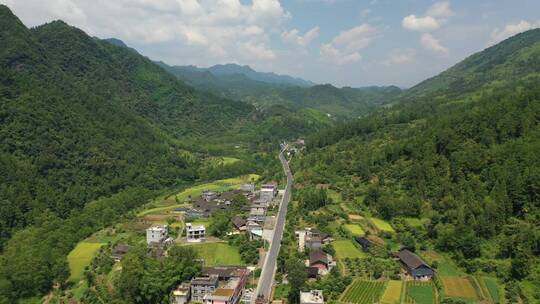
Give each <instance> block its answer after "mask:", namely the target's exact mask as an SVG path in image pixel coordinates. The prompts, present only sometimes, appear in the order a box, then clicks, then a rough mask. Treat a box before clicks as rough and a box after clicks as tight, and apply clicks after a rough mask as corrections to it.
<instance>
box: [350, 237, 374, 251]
mask: <svg viewBox="0 0 540 304" xmlns="http://www.w3.org/2000/svg"><path fill="white" fill-rule="evenodd" d="M354 240H355V241H356V242H357V243H358V244H359V245H360V247H362V249H363V250H364V251H366V252H367V251H369V248H370V247H371V246H372V245H373V244H371V242H370V241H369V240H368V239H367V238H365V237H363V236H357V237H355V238H354Z"/></svg>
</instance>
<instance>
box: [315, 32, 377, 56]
mask: <svg viewBox="0 0 540 304" xmlns="http://www.w3.org/2000/svg"><path fill="white" fill-rule="evenodd" d="M376 35H377V29H376V28H375V27H373V26H371V25H369V24H367V23H364V24H362V25H360V26H357V27H354V28H352V29H350V30H347V31H343V32H341V33H339V35H337V36H336V37H334V39H332V41H331V42H329V43H325V44H323V45H322V46H321V51H320V53H321V56H322V58H323V59H325V60H328V61H331V62H333V63H336V64H347V63H352V62H357V61H359V60H360V59H362V56H361V55H360V50H362V49H364V48H366V47H367V46H368V45H369V43H370V42H371V40H372V39H373V38H374V37H375V36H376Z"/></svg>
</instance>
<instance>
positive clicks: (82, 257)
mask: <svg viewBox="0 0 540 304" xmlns="http://www.w3.org/2000/svg"><path fill="white" fill-rule="evenodd" d="M103 245H105V244H103V243H90V242H80V243H79V244H77V246H75V248H74V249H73V250H72V251H71V252H70V253H69V254H68V257H67V259H68V263H69V271H70V273H71V275H70V276H69V280H70V281H71V282H78V281H80V280H82V279H83V277H84V268H85V267H86V266H88V265H90V262H92V259H93V258H94V256H95V255H96V253H97V252H98V250H99V249H100V248H101V246H103Z"/></svg>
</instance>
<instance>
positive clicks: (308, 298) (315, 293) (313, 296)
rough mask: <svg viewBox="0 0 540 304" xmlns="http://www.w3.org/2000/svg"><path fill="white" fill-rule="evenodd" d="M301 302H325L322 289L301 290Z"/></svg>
mask: <svg viewBox="0 0 540 304" xmlns="http://www.w3.org/2000/svg"><path fill="white" fill-rule="evenodd" d="M300 303H321V304H322V303H324V297H323V292H322V290H310V291H308V292H303V291H301V292H300Z"/></svg>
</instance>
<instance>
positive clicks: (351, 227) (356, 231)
mask: <svg viewBox="0 0 540 304" xmlns="http://www.w3.org/2000/svg"><path fill="white" fill-rule="evenodd" d="M344 226H345V229H347V230H348V231H349V232H350V233H351V234H352V235H353V236H363V235H365V234H366V232H365V231H364V229H362V227H360V225H357V224H345V225H344Z"/></svg>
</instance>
